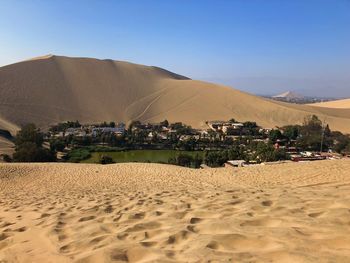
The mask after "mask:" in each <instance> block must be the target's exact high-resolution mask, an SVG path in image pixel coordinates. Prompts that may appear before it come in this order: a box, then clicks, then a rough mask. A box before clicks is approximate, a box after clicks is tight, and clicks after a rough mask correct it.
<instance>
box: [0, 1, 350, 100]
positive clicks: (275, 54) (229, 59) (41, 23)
mask: <svg viewBox="0 0 350 263" xmlns="http://www.w3.org/2000/svg"><path fill="white" fill-rule="evenodd" d="M0 9H1V10H2V15H1V16H0V29H1V30H0V36H1V46H2V48H1V49H0V66H4V65H8V64H12V63H16V62H19V61H23V60H26V59H29V58H32V57H36V56H41V55H45V54H57V55H65V56H73V57H95V58H100V59H115V60H124V61H130V62H133V63H139V64H145V65H153V66H158V67H162V68H165V69H167V70H170V71H173V72H175V73H178V74H181V75H184V76H188V77H190V78H193V79H199V80H205V81H210V82H215V83H221V84H225V85H229V86H232V87H234V88H237V89H240V90H243V91H247V92H250V93H254V94H261V95H273V94H278V93H281V92H284V91H287V90H292V91H296V92H298V93H301V94H303V95H307V96H318V97H339V98H340V97H350V84H349V83H350V72H349V71H350V59H349V58H350V34H349V29H348V25H349V24H350V16H349V15H348V14H349V11H350V2H349V1H347V0H338V1H330V0H329V1H326V0H320V1H313V0H311V1H289V2H287V1H283V2H282V1H272V0H271V1H265V2H264V4H261V2H260V1H249V2H248V1H234V2H233V1H224V0H222V1H177V2H173V3H171V2H164V1H148V2H147V3H145V2H141V3H140V2H136V1H127V2H120V1H119V2H112V1H105V2H100V1H89V4H86V2H84V1H74V2H71V1H60V2H53V1H52V2H43V1H31V2H29V1H27V2H25V1H6V0H5V1H2V2H1V3H0Z"/></svg>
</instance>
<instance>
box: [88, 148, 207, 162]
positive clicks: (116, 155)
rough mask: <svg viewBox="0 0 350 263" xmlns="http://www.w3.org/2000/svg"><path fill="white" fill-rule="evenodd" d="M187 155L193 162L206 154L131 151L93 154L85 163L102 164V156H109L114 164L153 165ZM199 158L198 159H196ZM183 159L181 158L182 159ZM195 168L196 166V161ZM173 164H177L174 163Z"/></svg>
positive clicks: (194, 152) (199, 152) (173, 151)
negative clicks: (138, 163)
mask: <svg viewBox="0 0 350 263" xmlns="http://www.w3.org/2000/svg"><path fill="white" fill-rule="evenodd" d="M183 154H186V155H188V156H191V158H193V160H194V159H195V158H197V159H199V158H201V157H202V156H203V154H204V152H201V151H176V150H130V151H117V152H92V153H91V157H90V158H89V157H88V158H86V159H85V160H84V161H82V162H84V163H100V160H101V157H102V156H109V157H111V158H112V160H113V162H116V163H128V162H152V163H169V160H177V158H178V157H179V156H182V155H183ZM196 156H197V157H196ZM181 158H182V157H180V159H181ZM192 162H193V166H194V161H192ZM171 163H172V164H175V163H174V162H173V161H172V162H171Z"/></svg>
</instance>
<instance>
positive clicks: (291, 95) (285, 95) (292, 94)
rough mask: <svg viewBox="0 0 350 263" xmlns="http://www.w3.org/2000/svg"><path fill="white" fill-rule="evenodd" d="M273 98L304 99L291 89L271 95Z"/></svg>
mask: <svg viewBox="0 0 350 263" xmlns="http://www.w3.org/2000/svg"><path fill="white" fill-rule="evenodd" d="M273 98H284V99H304V98H305V97H304V96H303V95H300V94H298V93H296V92H293V91H286V92H284V93H281V94H278V95H275V96H273Z"/></svg>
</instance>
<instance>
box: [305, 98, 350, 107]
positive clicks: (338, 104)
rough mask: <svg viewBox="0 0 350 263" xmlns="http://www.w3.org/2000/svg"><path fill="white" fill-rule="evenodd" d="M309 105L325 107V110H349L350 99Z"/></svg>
mask: <svg viewBox="0 0 350 263" xmlns="http://www.w3.org/2000/svg"><path fill="white" fill-rule="evenodd" d="M310 105H311V106H318V107H325V108H336V109H350V99H344V100H334V101H327V102H320V103H314V104H310Z"/></svg>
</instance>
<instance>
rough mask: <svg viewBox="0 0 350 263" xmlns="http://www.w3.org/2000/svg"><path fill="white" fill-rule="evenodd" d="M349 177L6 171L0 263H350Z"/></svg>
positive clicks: (285, 168)
mask: <svg viewBox="0 0 350 263" xmlns="http://www.w3.org/2000/svg"><path fill="white" fill-rule="evenodd" d="M349 169H350V161H349V160H339V161H321V162H314V163H298V164H296V163H289V164H279V165H266V166H256V167H246V168H220V169H208V170H192V169H186V168H180V167H175V166H169V165H159V164H117V165H108V166H101V165H86V164H0V261H1V262H348V261H349V257H350V197H349V196H350V195H349V194H350V177H349V175H348V171H349Z"/></svg>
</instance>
